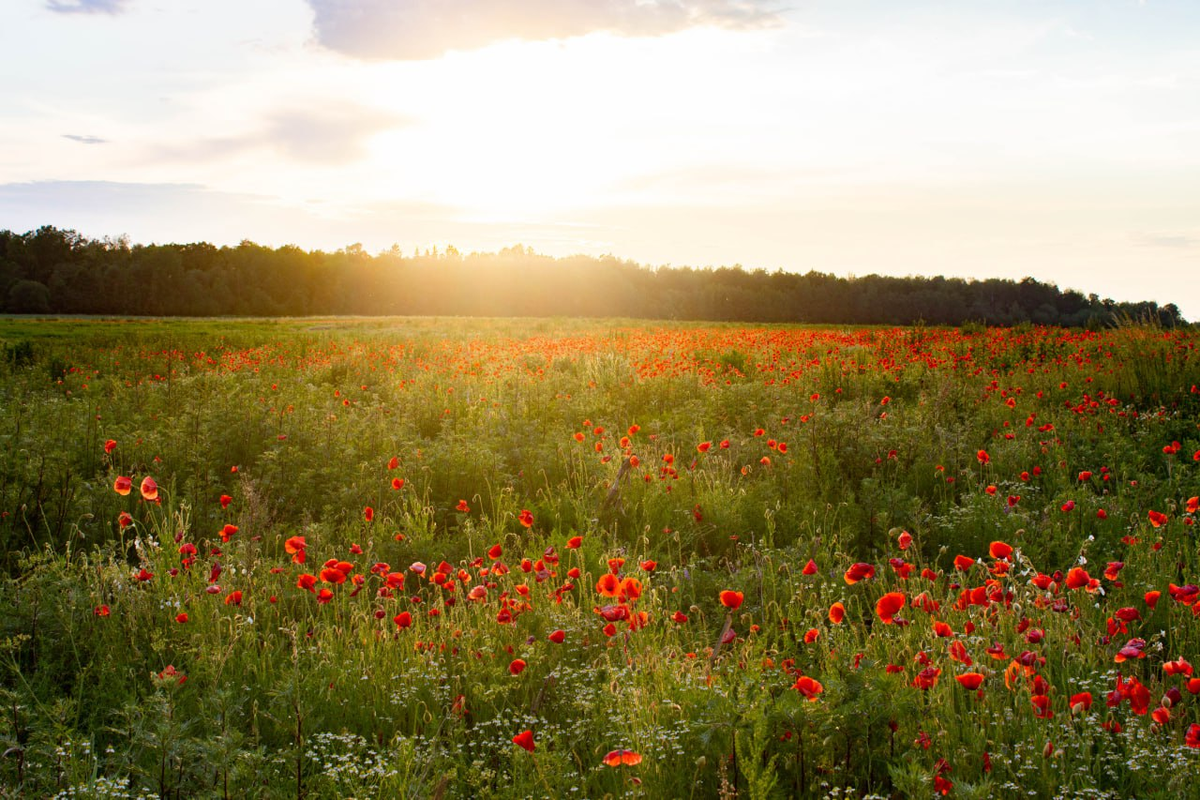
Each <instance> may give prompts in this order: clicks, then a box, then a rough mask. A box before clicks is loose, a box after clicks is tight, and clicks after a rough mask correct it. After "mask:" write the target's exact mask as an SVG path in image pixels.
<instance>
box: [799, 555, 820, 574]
mask: <svg viewBox="0 0 1200 800" xmlns="http://www.w3.org/2000/svg"><path fill="white" fill-rule="evenodd" d="M800 574H801V575H816V574H817V562H816V561H813V560H812V559H811V558H810V559H809V560H808V563H807V564H805V565H804V569H802V570H800Z"/></svg>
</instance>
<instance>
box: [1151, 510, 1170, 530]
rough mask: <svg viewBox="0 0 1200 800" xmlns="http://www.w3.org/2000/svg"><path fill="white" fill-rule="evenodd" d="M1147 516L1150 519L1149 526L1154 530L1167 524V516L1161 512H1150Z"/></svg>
mask: <svg viewBox="0 0 1200 800" xmlns="http://www.w3.org/2000/svg"><path fill="white" fill-rule="evenodd" d="M1148 515H1149V517H1150V524H1151V525H1153V526H1154V527H1156V528H1161V527H1162V526H1163V525H1166V524H1167V515H1166V514H1164V513H1162V512H1161V511H1153V510H1151V511H1150V512H1148Z"/></svg>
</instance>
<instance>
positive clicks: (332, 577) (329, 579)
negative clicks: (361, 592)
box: [321, 567, 346, 586]
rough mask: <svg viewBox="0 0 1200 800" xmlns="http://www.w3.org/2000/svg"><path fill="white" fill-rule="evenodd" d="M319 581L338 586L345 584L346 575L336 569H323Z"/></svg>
mask: <svg viewBox="0 0 1200 800" xmlns="http://www.w3.org/2000/svg"><path fill="white" fill-rule="evenodd" d="M321 581H322V582H324V583H332V584H335V585H338V586H340V585H341V584H343V583H345V582H346V573H344V572H342V571H341V570H340V569H338V568H337V567H326V568H325V569H323V570H321Z"/></svg>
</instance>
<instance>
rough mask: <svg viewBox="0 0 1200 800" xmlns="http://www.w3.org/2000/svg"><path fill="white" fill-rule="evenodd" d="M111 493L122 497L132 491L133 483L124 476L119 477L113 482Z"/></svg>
mask: <svg viewBox="0 0 1200 800" xmlns="http://www.w3.org/2000/svg"><path fill="white" fill-rule="evenodd" d="M113 491H114V492H116V493H117V494H119V495H121V496H122V497H124V496H125V495H127V494H129V493H130V492H131V491H133V481H132V480H131V479H129V478H126V477H125V476H124V475H120V476H118V477H117V479H116V480H115V481H113Z"/></svg>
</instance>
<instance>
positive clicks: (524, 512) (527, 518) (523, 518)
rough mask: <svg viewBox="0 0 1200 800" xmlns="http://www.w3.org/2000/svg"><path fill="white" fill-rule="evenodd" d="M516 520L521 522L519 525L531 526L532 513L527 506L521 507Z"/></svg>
mask: <svg viewBox="0 0 1200 800" xmlns="http://www.w3.org/2000/svg"><path fill="white" fill-rule="evenodd" d="M460 510H461V509H460ZM517 522H519V523H521V525H522V526H524V527H526V528H532V527H533V513H532V512H531V511H530V510H529V509H527V508H523V509H521V513H520V515H519V516H518V517H517Z"/></svg>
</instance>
